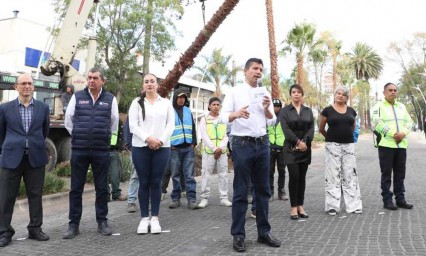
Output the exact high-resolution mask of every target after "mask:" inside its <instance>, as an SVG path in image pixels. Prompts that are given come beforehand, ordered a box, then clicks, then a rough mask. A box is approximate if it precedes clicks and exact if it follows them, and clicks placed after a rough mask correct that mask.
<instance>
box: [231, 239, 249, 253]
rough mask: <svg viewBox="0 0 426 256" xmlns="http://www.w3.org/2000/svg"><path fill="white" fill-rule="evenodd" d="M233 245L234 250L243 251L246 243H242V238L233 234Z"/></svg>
mask: <svg viewBox="0 0 426 256" xmlns="http://www.w3.org/2000/svg"><path fill="white" fill-rule="evenodd" d="M232 246H233V247H234V250H235V251H237V252H245V251H246V244H245V243H244V238H242V237H235V236H234V243H233V244H232Z"/></svg>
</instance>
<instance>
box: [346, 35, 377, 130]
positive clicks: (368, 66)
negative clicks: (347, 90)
mask: <svg viewBox="0 0 426 256" xmlns="http://www.w3.org/2000/svg"><path fill="white" fill-rule="evenodd" d="M351 66H352V68H353V70H354V72H355V77H356V79H358V80H363V81H365V82H366V84H367V85H368V86H367V88H366V89H365V90H363V91H364V93H365V94H366V95H365V99H366V102H365V103H364V104H366V112H365V113H361V114H362V115H361V118H362V117H363V116H364V117H365V118H364V122H363V123H362V125H363V126H364V127H368V128H370V127H371V121H370V100H369V95H370V84H369V82H368V80H369V79H370V78H373V79H378V78H379V77H380V75H381V73H382V70H383V59H382V58H381V57H380V56H379V55H378V54H377V53H376V52H375V51H374V50H373V48H371V47H370V46H368V45H367V44H364V43H359V42H358V43H356V44H355V47H354V48H353V53H352V54H351ZM362 109H363V108H362ZM365 120H367V121H365ZM361 121H363V119H361Z"/></svg>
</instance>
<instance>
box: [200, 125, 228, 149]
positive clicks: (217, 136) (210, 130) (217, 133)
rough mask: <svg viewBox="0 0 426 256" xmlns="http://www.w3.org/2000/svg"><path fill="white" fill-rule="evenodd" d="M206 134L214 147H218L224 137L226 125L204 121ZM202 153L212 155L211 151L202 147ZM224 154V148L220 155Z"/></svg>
mask: <svg viewBox="0 0 426 256" xmlns="http://www.w3.org/2000/svg"><path fill="white" fill-rule="evenodd" d="M206 132H207V135H208V136H209V138H210V140H211V141H212V142H213V145H215V147H219V145H220V143H221V142H222V140H223V138H224V137H225V135H226V124H215V123H214V122H213V121H212V120H206ZM204 151H205V152H206V153H208V154H213V150H211V149H210V148H209V147H207V146H204ZM224 153H226V148H225V149H224V150H222V154H224Z"/></svg>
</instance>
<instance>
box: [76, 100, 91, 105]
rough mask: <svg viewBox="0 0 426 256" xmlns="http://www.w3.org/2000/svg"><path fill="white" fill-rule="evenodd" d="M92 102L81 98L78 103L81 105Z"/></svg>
mask: <svg viewBox="0 0 426 256" xmlns="http://www.w3.org/2000/svg"><path fill="white" fill-rule="evenodd" d="M89 103H90V101H89V100H79V101H78V104H79V105H87V104H89Z"/></svg>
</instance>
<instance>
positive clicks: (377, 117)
mask: <svg viewBox="0 0 426 256" xmlns="http://www.w3.org/2000/svg"><path fill="white" fill-rule="evenodd" d="M397 91H398V89H397V87H396V85H395V84H393V83H387V84H386V85H385V86H384V90H383V94H384V95H385V99H384V100H383V101H382V102H379V103H377V104H376V105H375V106H374V108H373V114H372V121H373V125H374V132H375V134H377V136H378V140H377V147H378V149H379V161H380V169H381V172H382V177H381V188H382V197H383V207H384V208H385V209H388V210H397V209H398V207H399V208H404V209H411V208H413V205H412V204H409V203H407V201H405V194H404V193H405V186H404V179H405V163H406V160H407V146H408V142H407V137H406V136H407V135H408V133H409V132H410V129H411V127H412V125H413V121H412V120H411V117H410V114H408V112H407V109H406V108H405V106H404V104H402V103H400V102H397V101H396V97H397ZM392 171H393V193H392V192H391V191H390V187H391V184H392ZM393 195H395V200H396V205H395V204H394V203H393V198H392V197H393Z"/></svg>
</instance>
